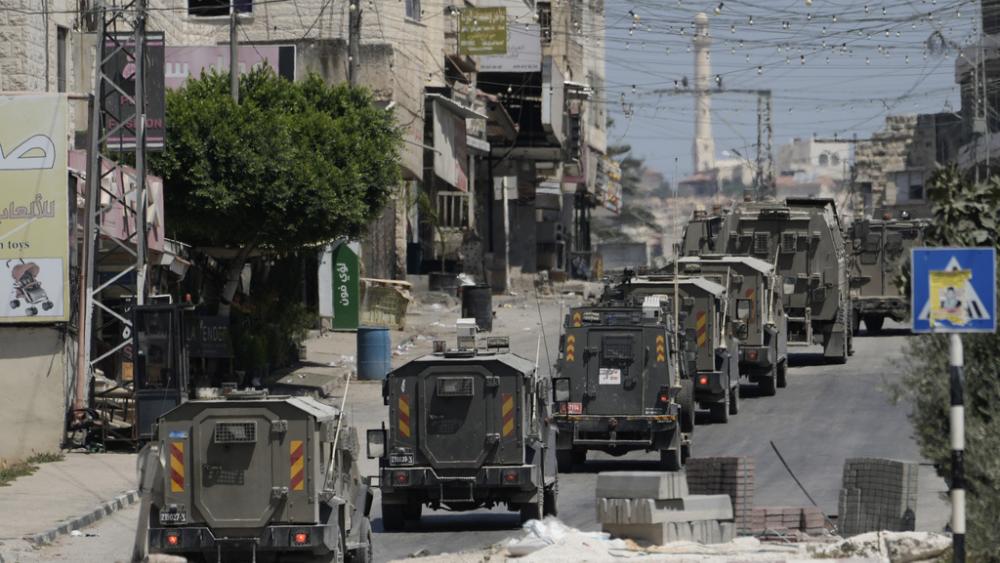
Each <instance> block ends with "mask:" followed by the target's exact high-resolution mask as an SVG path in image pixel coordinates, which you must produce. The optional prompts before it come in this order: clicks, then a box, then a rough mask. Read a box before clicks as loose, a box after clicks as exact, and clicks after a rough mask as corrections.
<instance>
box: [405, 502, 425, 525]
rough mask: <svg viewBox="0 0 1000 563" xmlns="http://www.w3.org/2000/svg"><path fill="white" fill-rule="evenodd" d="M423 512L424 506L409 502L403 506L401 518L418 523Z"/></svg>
mask: <svg viewBox="0 0 1000 563" xmlns="http://www.w3.org/2000/svg"><path fill="white" fill-rule="evenodd" d="M423 511H424V505H422V504H420V503H419V502H409V503H406V504H404V505H403V518H404V519H405V520H409V521H412V522H419V521H420V515H421V513H423Z"/></svg>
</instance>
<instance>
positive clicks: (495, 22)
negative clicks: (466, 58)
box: [458, 8, 507, 55]
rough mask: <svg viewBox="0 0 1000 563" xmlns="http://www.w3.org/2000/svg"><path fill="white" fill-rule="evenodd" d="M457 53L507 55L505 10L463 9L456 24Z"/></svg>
mask: <svg viewBox="0 0 1000 563" xmlns="http://www.w3.org/2000/svg"><path fill="white" fill-rule="evenodd" d="M458 52H459V53H461V54H463V55H506V54H507V8H465V9H464V10H462V16H461V18H459V23H458Z"/></svg>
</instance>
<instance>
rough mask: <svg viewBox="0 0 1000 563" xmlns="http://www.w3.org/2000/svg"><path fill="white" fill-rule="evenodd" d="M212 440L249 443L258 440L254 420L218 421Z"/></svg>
mask: <svg viewBox="0 0 1000 563" xmlns="http://www.w3.org/2000/svg"><path fill="white" fill-rule="evenodd" d="M212 440H213V441H214V442H215V443H216V444H248V443H253V442H256V441H257V424H256V423H254V422H218V423H216V425H215V432H214V435H213V437H212Z"/></svg>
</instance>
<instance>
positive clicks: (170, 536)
mask: <svg viewBox="0 0 1000 563" xmlns="http://www.w3.org/2000/svg"><path fill="white" fill-rule="evenodd" d="M180 543H181V535H180V534H178V533H177V532H169V533H167V545H169V546H172V547H176V546H177V545H179V544H180Z"/></svg>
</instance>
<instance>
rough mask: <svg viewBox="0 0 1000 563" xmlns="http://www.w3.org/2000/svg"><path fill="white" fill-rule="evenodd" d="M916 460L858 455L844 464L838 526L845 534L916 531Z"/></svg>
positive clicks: (917, 469)
mask: <svg viewBox="0 0 1000 563" xmlns="http://www.w3.org/2000/svg"><path fill="white" fill-rule="evenodd" d="M919 472H920V467H919V465H917V464H916V463H912V462H905V461H895V460H891V459H877V458H855V459H848V460H847V461H846V462H845V463H844V481H843V488H842V489H841V490H840V503H839V507H838V508H839V516H838V528H839V529H840V533H841V534H842V535H845V536H852V535H856V534H863V533H865V532H874V531H877V530H889V531H896V532H905V531H912V530H913V529H914V526H915V524H916V513H917V481H918V479H919Z"/></svg>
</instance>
